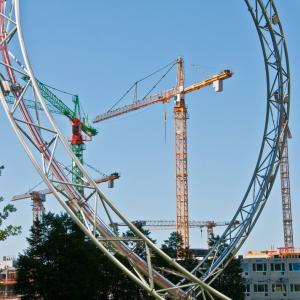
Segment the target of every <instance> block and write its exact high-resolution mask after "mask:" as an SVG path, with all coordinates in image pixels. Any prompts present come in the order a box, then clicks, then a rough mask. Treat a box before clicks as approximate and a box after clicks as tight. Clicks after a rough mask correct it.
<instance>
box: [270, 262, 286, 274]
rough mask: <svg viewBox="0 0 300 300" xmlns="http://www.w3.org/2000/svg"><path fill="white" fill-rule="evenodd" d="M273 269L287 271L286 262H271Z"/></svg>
mask: <svg viewBox="0 0 300 300" xmlns="http://www.w3.org/2000/svg"><path fill="white" fill-rule="evenodd" d="M271 271H279V272H283V271H285V264H284V263H274V264H271Z"/></svg>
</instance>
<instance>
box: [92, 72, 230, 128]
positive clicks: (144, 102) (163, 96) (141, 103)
mask: <svg viewBox="0 0 300 300" xmlns="http://www.w3.org/2000/svg"><path fill="white" fill-rule="evenodd" d="M232 75H233V73H232V72H231V71H230V70H224V71H223V72H221V73H219V74H217V75H214V76H212V77H211V78H209V79H206V80H203V81H201V82H198V83H195V84H193V85H191V86H188V87H186V88H184V89H183V91H182V93H183V94H188V93H191V92H194V91H197V90H200V89H202V88H204V87H206V86H209V85H212V84H213V83H214V82H216V81H221V80H224V79H228V78H230V77H231V76H232ZM176 95H177V89H176V88H172V89H170V90H167V91H165V92H162V93H159V94H155V95H152V96H149V97H145V98H143V99H141V100H137V101H134V102H132V103H131V104H129V105H125V106H123V107H120V108H117V109H114V110H110V111H108V112H106V113H104V114H100V115H98V116H96V117H95V119H94V120H93V123H98V122H102V121H105V120H108V119H111V118H114V117H117V116H120V115H123V114H126V113H129V112H131V111H135V110H138V109H140V108H143V107H146V106H149V105H152V104H155V103H168V102H169V101H170V99H172V98H174V97H175V96H176Z"/></svg>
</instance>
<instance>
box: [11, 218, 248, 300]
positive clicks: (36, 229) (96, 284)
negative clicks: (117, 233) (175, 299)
mask: <svg viewBox="0 0 300 300" xmlns="http://www.w3.org/2000/svg"><path fill="white" fill-rule="evenodd" d="M136 226H137V227H139V229H140V230H142V231H143V233H144V234H146V235H147V236H148V237H149V234H150V232H149V231H148V230H144V229H143V228H142V226H139V224H136ZM123 235H124V236H127V237H128V236H132V232H130V231H127V232H126V233H124V234H123ZM27 241H28V243H29V246H28V248H27V249H26V250H25V251H24V253H23V254H21V255H20V256H19V258H18V263H17V268H18V279H17V285H16V291H17V292H18V293H19V294H22V295H23V296H22V299H23V300H29V299H33V300H38V299H39V300H40V299H43V300H53V299H55V300H71V299H72V300H77V299H78V300H79V299H87V300H93V299H95V300H97V299H113V300H118V299H120V300H121V299H122V300H123V299H132V300H146V299H152V298H151V297H150V296H148V295H147V293H146V292H145V291H144V290H143V289H141V288H140V287H139V286H138V285H136V284H135V283H133V282H132V281H131V280H130V279H129V278H128V277H127V276H126V275H125V274H123V273H122V272H121V271H120V270H119V269H118V268H117V267H116V266H115V265H114V264H113V263H112V262H111V261H110V260H109V259H108V258H106V257H105V256H104V254H103V253H102V252H101V251H99V249H98V248H96V246H95V245H94V244H93V243H92V242H91V241H90V240H89V239H87V238H86V237H85V235H84V234H83V233H82V231H81V230H80V229H79V228H78V227H77V226H76V225H75V224H74V223H73V221H72V220H71V219H70V218H69V217H68V216H67V215H66V214H60V215H54V214H53V213H47V214H45V215H44V216H43V219H42V221H40V222H36V223H35V224H34V226H32V228H31V233H30V237H29V238H28V239H27ZM154 242H155V241H154ZM126 243H127V244H128V246H129V247H131V248H132V249H135V251H136V252H138V253H139V254H140V255H141V256H142V257H143V256H144V255H145V253H144V252H143V251H144V248H143V247H142V245H141V244H138V243H139V242H134V241H128V242H126ZM181 244H182V239H181V237H180V235H178V234H177V233H176V232H175V233H172V234H171V235H170V238H169V239H167V240H165V241H164V244H163V245H162V250H163V251H165V252H166V253H167V254H168V255H170V256H171V257H173V258H176V247H177V246H178V245H181ZM112 251H113V249H112ZM115 255H116V257H117V258H118V259H119V260H120V261H121V262H122V263H123V264H125V265H126V266H127V267H128V268H131V266H130V265H129V263H128V261H127V259H126V258H124V257H121V256H120V255H118V254H115ZM151 259H152V263H153V264H154V265H155V266H156V267H159V268H160V269H161V270H165V272H164V274H165V276H166V277H168V278H169V279H172V280H174V281H175V282H176V281H177V280H178V281H179V280H180V278H178V277H177V276H176V275H175V273H173V272H172V270H171V269H170V268H169V266H167V265H166V263H165V262H164V261H163V260H161V259H160V257H157V256H154V257H152V258H151ZM178 262H179V263H180V264H182V265H183V266H184V267H185V268H187V269H188V270H192V269H193V268H194V267H195V265H196V264H197V262H198V261H197V260H195V259H190V258H189V259H180V260H178ZM239 271H240V269H239V261H235V262H234V263H233V265H231V266H230V267H229V269H228V270H226V271H225V272H224V273H223V274H222V275H221V277H220V279H219V280H217V281H216V282H215V283H214V285H215V287H217V288H218V289H219V290H221V291H223V292H224V293H225V294H227V295H228V296H230V297H232V298H233V299H235V300H240V299H243V298H241V297H242V296H241V297H239V295H243V291H241V290H240V287H241V286H240V283H241V281H240V277H239V276H240V274H239ZM237 287H238V288H237ZM240 291H241V292H240Z"/></svg>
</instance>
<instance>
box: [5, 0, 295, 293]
mask: <svg viewBox="0 0 300 300" xmlns="http://www.w3.org/2000/svg"><path fill="white" fill-rule="evenodd" d="M244 1H245V3H246V6H247V8H248V10H249V12H250V15H251V17H252V19H253V21H254V24H255V26H256V29H257V33H258V37H259V40H260V43H261V48H262V53H263V57H264V62H265V70H266V82H267V95H266V99H267V112H266V121H265V129H264V134H263V140H262V145H261V149H260V153H259V157H258V161H257V164H256V166H255V170H254V174H253V176H252V178H251V181H250V184H249V187H248V189H247V191H246V194H245V196H244V198H243V200H242V202H241V204H240V206H239V208H238V210H237V212H236V213H235V215H234V217H233V218H232V221H231V222H230V225H229V226H228V227H227V229H226V230H225V231H224V233H223V235H222V236H221V238H220V240H219V241H218V242H217V243H216V245H215V246H214V247H213V248H212V249H211V251H210V253H209V254H208V255H207V257H206V258H205V259H204V260H203V261H202V262H201V263H200V264H199V265H198V266H197V267H196V268H195V270H194V271H193V274H192V273H190V272H188V271H187V270H185V269H184V268H183V267H181V266H180V265H179V264H177V263H176V262H175V261H174V260H172V259H171V258H170V257H168V256H167V255H166V254H165V253H164V252H162V251H161V250H160V249H159V248H158V247H156V246H155V245H154V244H153V243H152V242H151V241H150V240H149V239H148V238H147V237H145V236H144V235H143V234H142V233H141V232H140V231H139V230H138V229H137V228H136V227H135V226H134V224H132V223H131V222H130V221H129V220H128V219H127V218H126V217H125V216H124V214H123V213H121V212H120V211H119V210H118V208H117V207H116V206H115V205H114V204H113V202H112V201H111V200H110V199H109V198H108V197H106V196H105V195H104V194H103V193H102V191H101V190H100V189H99V188H98V187H97V185H96V184H95V182H94V180H93V179H92V178H91V177H90V176H89V174H88V173H87V172H86V170H85V168H84V167H83V166H82V164H81V163H80V161H79V160H78V158H77V157H76V156H75V155H74V154H73V152H72V151H71V149H70V147H69V145H68V142H67V141H66V139H65V138H64V136H63V134H62V133H61V131H60V130H59V128H58V127H57V125H56V123H55V121H54V119H53V117H52V115H51V113H50V111H49V109H48V107H47V104H46V102H45V100H44V98H43V97H42V96H41V93H40V90H39V88H38V85H37V82H36V79H35V77H34V73H33V71H32V68H31V65H30V62H29V59H28V55H27V51H26V47H25V43H24V39H23V34H22V29H21V25H20V10H19V0H7V1H5V0H0V50H1V52H2V59H1V60H0V65H1V66H0V73H1V74H0V75H1V78H0V79H1V82H0V83H1V89H0V100H1V103H2V105H3V107H4V110H5V113H6V115H7V117H8V119H9V122H10V124H11V126H12V127H13V129H14V131H15V133H16V135H17V137H18V139H19V141H20V143H21V144H22V146H23V148H24V150H25V151H26V153H27V155H28V157H29V158H30V160H31V161H32V163H33V165H34V167H35V169H36V170H37V172H38V173H39V175H40V176H41V177H42V179H43V180H44V182H45V183H46V185H47V186H48V188H49V189H50V190H51V191H52V193H53V195H54V196H55V197H56V199H57V200H58V201H59V203H60V204H61V205H62V207H63V208H64V209H65V210H66V212H67V213H68V214H69V215H70V216H71V218H72V219H73V220H74V222H76V224H77V225H78V226H79V227H80V228H81V229H82V230H83V232H84V233H85V234H86V235H87V236H88V237H89V238H90V239H91V240H92V241H93V242H94V243H95V244H96V245H97V247H98V248H99V249H100V250H101V251H102V252H103V253H104V254H105V255H106V256H107V257H108V258H109V259H110V260H111V261H112V262H113V263H114V264H115V265H116V266H117V267H119V268H120V269H121V270H122V271H123V272H124V273H125V274H126V275H127V276H129V277H130V278H131V279H132V280H133V281H134V282H136V283H137V284H138V285H139V286H141V287H142V288H143V289H145V290H146V291H147V292H148V293H149V294H150V295H152V296H153V297H154V298H156V299H166V298H175V299H195V298H197V296H198V295H199V294H202V296H203V298H207V299H229V298H228V297H226V296H224V295H222V294H221V293H219V292H217V291H216V290H214V289H212V288H211V287H210V286H209V285H208V284H206V283H204V281H207V282H211V281H212V280H213V279H214V278H216V277H217V276H218V275H219V274H220V273H221V272H222V270H223V269H224V268H225V266H226V265H227V264H228V262H229V260H230V258H232V257H234V255H235V254H236V253H237V251H238V250H239V249H240V247H241V246H242V244H243V243H244V241H245V240H246V238H247V237H248V235H249V234H250V232H251V230H252V228H253V227H254V225H255V223H256V221H257V220H258V218H259V216H260V214H261V212H262V210H263V208H264V205H265V203H266V201H267V199H268V196H269V194H270V191H271V188H272V186H273V183H274V180H275V177H276V174H277V170H278V166H279V162H280V159H281V155H282V150H283V149H282V148H281V147H280V143H279V141H280V138H281V137H282V136H283V135H285V134H286V130H284V128H285V127H286V126H287V122H288V116H289V99H290V76H289V63H288V55H287V48H286V43H285V39H284V33H283V30H282V25H281V22H280V19H279V16H278V13H277V10H276V7H275V5H274V2H273V1H270V0H268V1H267V0H256V1H255V0H244ZM24 76H26V77H27V78H29V80H28V81H27V82H25V81H23V80H22V77H24ZM9 97H10V99H11V97H13V101H11V102H10V103H11V104H9V103H8V102H7V101H8V99H7V98H9ZM26 97H28V99H35V103H36V106H37V107H39V109H35V110H34V113H33V114H30V113H29V111H28V110H27V107H26V105H25V103H24V100H23V99H26ZM40 107H42V109H43V112H42V113H41V111H40ZM71 160H73V161H74V162H75V163H76V165H77V166H78V168H79V169H80V171H81V172H82V181H81V182H82V184H74V183H72V175H73V174H72V172H70V170H69V169H68V168H66V167H65V166H66V165H68V164H69V162H70V161H71ZM82 187H84V189H85V194H84V195H81V194H80V193H79V192H78V188H79V190H80V188H82ZM117 222H123V223H125V224H126V225H127V227H128V229H129V230H130V231H131V232H132V237H122V236H119V235H118V232H117V230H116V228H115V227H114V226H112V227H110V226H109V224H115V223H117ZM237 224H239V225H237ZM137 247H142V248H143V251H141V252H142V254H138V253H136V252H135V249H136V248H137ZM116 253H118V254H119V255H120V256H121V257H123V258H124V259H126V261H127V263H126V264H125V263H123V262H122V261H120V260H119V259H118V258H117V256H116V255H115V254H116ZM152 255H155V256H159V257H161V258H162V259H163V261H164V262H167V263H168V264H169V266H170V268H171V269H172V270H173V274H177V275H178V276H179V278H183V280H181V281H179V283H178V284H175V283H173V282H171V281H169V280H168V279H166V278H165V277H164V275H163V274H162V273H160V268H159V267H157V266H154V265H153V264H152V260H151V259H152ZM203 269H206V271H203ZM199 278H202V280H203V281H202V280H200V279H199Z"/></svg>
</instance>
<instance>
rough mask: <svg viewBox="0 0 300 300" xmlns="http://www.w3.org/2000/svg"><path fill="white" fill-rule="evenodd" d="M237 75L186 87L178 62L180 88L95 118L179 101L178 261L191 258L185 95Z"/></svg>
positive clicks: (176, 114) (176, 111) (227, 73)
mask: <svg viewBox="0 0 300 300" xmlns="http://www.w3.org/2000/svg"><path fill="white" fill-rule="evenodd" d="M232 75H233V73H232V72H231V71H230V70H224V71H223V72H221V73H219V74H216V75H214V76H212V77H210V78H208V79H206V80H204V81H201V82H198V83H195V84H193V85H191V86H188V87H185V86H184V85H185V83H184V68H183V58H182V57H179V58H178V59H177V82H176V87H174V88H172V89H170V90H167V91H165V92H162V93H159V94H156V95H152V96H148V97H144V98H143V99H141V100H137V101H134V102H133V103H132V104H129V105H125V106H123V107H120V108H117V109H114V110H110V111H108V112H106V113H104V114H100V115H98V116H96V117H95V119H94V120H93V123H97V122H101V121H104V120H107V119H111V118H113V117H117V116H120V115H123V114H126V113H129V112H131V111H135V110H138V109H140V108H143V107H146V106H149V105H152V104H155V103H168V102H169V101H170V99H172V98H175V105H174V110H173V112H174V119H175V158H176V228H177V232H178V233H179V234H180V235H181V237H182V241H183V249H184V253H177V256H178V257H184V256H186V255H187V254H188V248H189V212H188V169H187V126H186V120H187V108H186V105H185V95H186V94H188V93H191V92H194V91H197V90H199V89H201V88H204V87H207V86H209V85H214V84H216V87H215V90H216V91H221V90H222V81H223V80H225V79H228V78H230V77H231V76H232Z"/></svg>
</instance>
